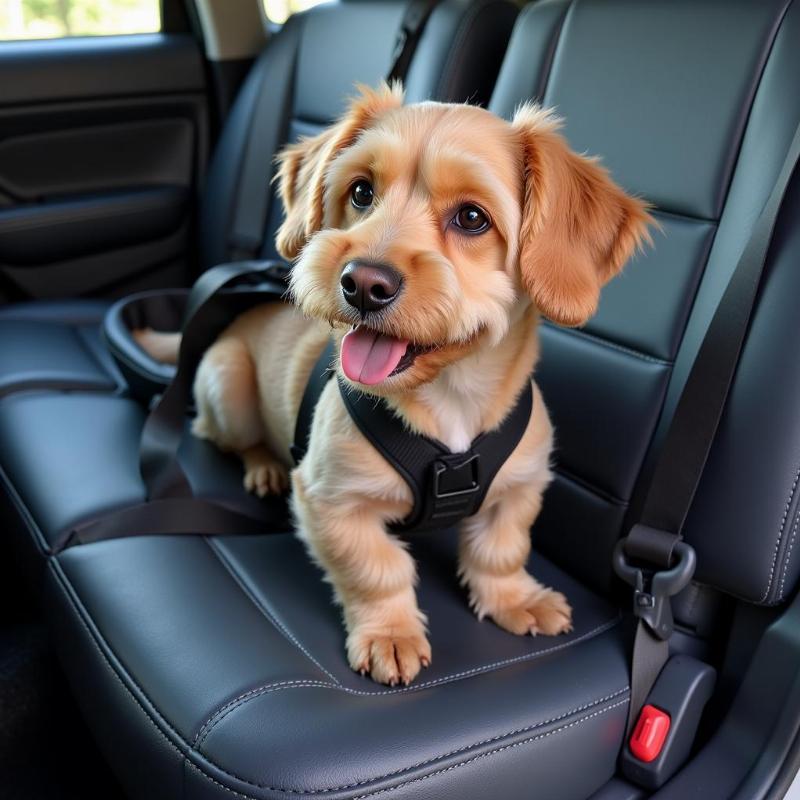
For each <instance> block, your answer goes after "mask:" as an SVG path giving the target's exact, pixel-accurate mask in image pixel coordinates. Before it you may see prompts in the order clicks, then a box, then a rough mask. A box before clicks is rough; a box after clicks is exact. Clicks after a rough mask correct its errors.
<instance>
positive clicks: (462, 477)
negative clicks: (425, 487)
mask: <svg viewBox="0 0 800 800" xmlns="http://www.w3.org/2000/svg"><path fill="white" fill-rule="evenodd" d="M480 491H481V483H480V457H479V455H478V454H477V453H469V452H467V453H451V454H448V455H441V456H439V457H438V458H437V459H436V461H434V462H433V480H432V481H431V501H432V505H433V512H432V514H431V519H446V518H448V517H458V518H461V517H463V516H468V515H469V514H471V513H473V512H474V510H475V509H474V508H473V506H474V505H475V500H476V499H477V497H478V496H479V495H480Z"/></svg>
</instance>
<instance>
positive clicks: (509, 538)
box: [459, 486, 572, 636]
mask: <svg viewBox="0 0 800 800" xmlns="http://www.w3.org/2000/svg"><path fill="white" fill-rule="evenodd" d="M540 507H541V494H540V493H538V492H536V491H533V492H532V491H531V490H530V487H527V486H518V487H515V488H512V489H509V490H508V491H507V492H506V493H505V494H504V496H503V497H502V498H501V500H500V502H499V503H496V504H495V505H493V506H492V507H490V508H488V509H485V510H481V511H479V512H478V514H476V515H475V516H473V517H471V518H470V519H468V520H466V521H465V522H464V523H462V531H461V538H460V541H459V576H460V577H461V582H462V583H463V584H464V585H465V586H466V587H467V588H468V590H469V597H470V604H471V605H472V607H473V608H474V609H475V613H476V614H477V615H478V618H479V619H482V618H483V617H486V616H488V617H491V618H492V619H493V620H494V621H495V622H496V623H497V624H498V625H499V626H500V627H501V628H505V629H506V630H507V631H511V633H516V634H519V635H524V634H527V633H531V634H534V635H535V634H537V633H544V634H547V635H551V636H552V635H555V634H557V633H565V632H567V631H570V630H572V609H571V608H570V606H569V603H568V602H567V599H566V598H565V597H564V595H563V594H561V592H556V591H554V590H553V589H549V588H547V587H546V586H542V585H541V584H540V583H539V582H538V581H537V580H536V579H535V578H533V576H532V575H530V574H529V573H528V572H527V571H526V570H525V564H526V562H527V560H528V556H529V555H530V550H531V540H530V526H531V525H532V524H533V520H534V519H535V518H536V515H537V514H538V513H539V509H540Z"/></svg>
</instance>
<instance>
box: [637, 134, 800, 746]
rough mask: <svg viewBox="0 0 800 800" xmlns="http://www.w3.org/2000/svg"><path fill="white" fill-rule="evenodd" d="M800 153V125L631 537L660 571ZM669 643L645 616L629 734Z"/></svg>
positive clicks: (696, 479)
mask: <svg viewBox="0 0 800 800" xmlns="http://www.w3.org/2000/svg"><path fill="white" fill-rule="evenodd" d="M798 158H800V126H798V128H797V130H796V131H795V134H794V138H793V139H792V142H791V145H790V146H789V150H788V152H787V154H786V159H785V160H784V162H783V166H782V167H781V170H780V172H779V174H778V178H777V180H776V181H775V185H774V187H773V189H772V192H771V193H770V195H769V198H768V199H767V201H766V203H765V204H764V207H763V209H762V211H761V214H760V215H759V217H758V219H757V220H756V223H755V225H754V227H753V231H752V233H751V235H750V238H749V240H748V241H747V244H746V245H745V248H744V250H743V251H742V255H741V257H740V258H739V262H738V264H737V265H736V269H735V270H734V272H733V274H732V276H731V278H730V281H729V283H728V286H727V288H726V289H725V292H724V294H723V295H722V299H721V300H720V302H719V305H718V306H717V309H716V311H715V313H714V316H713V318H712V320H711V323H710V325H709V326H708V330H707V332H706V335H705V337H704V339H703V342H702V344H701V346H700V349H699V351H698V353H697V357H696V358H695V361H694V364H693V365H692V368H691V371H690V372H689V376H688V378H687V380H686V384H685V386H684V388H683V392H682V393H681V396H680V399H679V401H678V404H677V406H676V408H675V414H674V416H673V418H672V422H671V424H670V426H669V429H668V432H667V435H666V438H665V440H664V444H663V446H662V448H661V454H660V456H659V459H658V462H657V464H656V468H655V471H654V473H653V479H652V482H651V484H650V488H649V490H648V493H647V497H646V499H645V503H644V508H643V511H642V515H641V520H640V524H639V525H636V526H634V528H633V530H632V531H631V533H630V534H629V535H628V536H627V537H626V539H625V552H626V554H627V555H628V556H629V557H631V558H632V559H635V560H637V561H639V562H642V563H644V564H646V565H647V566H648V567H652V568H654V569H656V570H664V569H668V568H669V567H670V566H671V564H670V561H671V559H672V552H673V548H674V546H675V544H676V543H677V542H678V541H680V540H681V530H682V529H683V525H684V522H685V520H686V515H687V514H688V512H689V508H690V507H691V504H692V500H693V499H694V495H695V493H696V491H697V487H698V485H699V483H700V479H701V477H702V474H703V469H704V467H705V464H706V461H707V460H708V455H709V452H710V451H711V446H712V444H713V441H714V437H715V435H716V432H717V428H718V427H719V422H720V419H721V418H722V414H723V411H724V409H725V402H726V400H727V397H728V394H729V392H730V387H731V384H732V383H733V378H734V375H735V374H736V367H737V365H738V363H739V356H740V354H741V350H742V345H743V343H744V340H745V336H746V334H747V329H748V326H749V322H750V318H751V316H752V312H753V308H754V307H755V303H756V299H757V296H758V289H759V286H760V285H761V277H762V274H763V272H764V265H765V264H766V261H767V254H768V252H769V246H770V242H771V241H772V235H773V232H774V230H775V224H776V222H777V219H778V214H779V212H780V209H781V204H782V202H783V198H784V196H785V194H786V190H787V188H788V186H789V181H790V179H791V177H792V175H793V173H794V171H795V168H796V166H797V162H798ZM642 628H645V630H642ZM665 645H666V642H663V641H661V640H660V639H659V638H658V637H656V636H653V635H652V632H651V631H649V630H647V629H646V626H645V624H644V623H643V622H642V620H641V619H640V621H639V630H637V635H636V640H635V643H634V649H633V657H632V665H631V672H632V677H631V704H630V709H629V716H628V730H629V731H630V729H631V727H632V726H633V724H634V722H635V720H636V718H637V717H638V715H639V712H640V710H641V706H642V704H643V703H644V701H645V700H646V698H647V695H648V694H649V692H650V689H651V688H652V685H653V683H654V681H655V679H656V678H657V676H658V673H659V671H660V670H661V667H663V665H664V663H665V662H666V660H667V657H668V648H667V647H666V646H665Z"/></svg>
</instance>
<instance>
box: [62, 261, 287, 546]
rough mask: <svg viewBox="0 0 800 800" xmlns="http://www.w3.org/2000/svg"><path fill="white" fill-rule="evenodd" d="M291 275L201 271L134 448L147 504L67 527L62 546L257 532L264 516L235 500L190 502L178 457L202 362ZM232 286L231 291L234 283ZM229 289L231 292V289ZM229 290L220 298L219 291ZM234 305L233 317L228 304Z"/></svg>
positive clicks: (266, 264)
mask: <svg viewBox="0 0 800 800" xmlns="http://www.w3.org/2000/svg"><path fill="white" fill-rule="evenodd" d="M288 275H289V270H288V267H287V266H286V264H284V263H283V262H277V261H239V262H236V263H233V264H221V265H219V266H217V267H213V268H212V269H210V270H207V271H206V272H204V273H203V274H202V275H201V276H200V278H198V280H197V281H196V282H195V284H194V286H193V287H192V290H191V292H190V293H189V297H188V299H187V303H186V310H185V312H184V323H183V327H182V335H181V345H180V350H179V353H178V364H177V368H176V371H175V377H174V378H173V379H172V381H171V382H170V384H169V386H168V387H167V388H166V389H165V391H164V393H163V394H162V395H161V397H160V398H158V400H157V401H156V402H155V404H154V405H153V407H152V409H151V411H150V413H149V414H148V416H147V419H146V420H145V424H144V428H143V430H142V435H141V439H140V444H139V467H140V471H141V474H142V480H143V481H144V485H145V492H146V498H147V499H146V500H145V501H144V502H143V503H139V504H137V505H135V506H130V507H128V508H124V509H120V510H117V511H112V512H110V513H106V514H103V515H102V516H100V517H98V518H95V519H90V520H87V521H84V522H82V523H80V524H78V525H76V526H75V527H74V528H72V529H71V530H70V531H69V533H68V535H67V537H66V539H65V544H64V547H70V546H72V545H74V544H87V543H89V542H96V541H100V540H103V539H118V538H122V537H127V536H145V535H150V534H159V533H160V534H178V533H187V534H189V533H191V534H198V535H208V536H210V535H216V534H222V533H263V532H264V522H265V520H263V519H257V518H255V517H253V516H252V514H251V513H242V512H240V511H239V510H237V508H236V506H235V500H234V501H232V502H231V504H229V505H226V504H225V502H224V501H223V500H215V501H214V502H212V501H210V500H204V499H203V498H199V497H195V496H194V494H193V491H192V487H191V484H190V482H189V479H188V477H187V476H186V473H185V472H184V470H183V468H182V467H181V464H180V461H179V459H178V450H179V448H180V444H181V441H182V439H183V435H184V426H185V422H186V409H187V408H188V407H189V405H190V403H191V397H192V384H193V381H194V375H195V372H196V370H197V366H198V364H199V363H200V359H201V358H202V357H203V354H204V353H205V351H206V350H207V349H208V347H210V346H211V344H213V342H214V341H215V340H216V338H217V336H219V334H220V333H221V332H222V331H223V330H224V329H225V328H226V327H227V326H228V325H229V324H230V322H231V319H232V316H238V314H239V313H242V311H243V310H244V309H245V308H248V307H252V306H254V305H258V304H259V303H265V302H270V301H274V300H280V299H281V298H284V297H285V295H286V288H287V284H286V280H287V278H288ZM237 283H238V284H239V285H238V286H233V285H234V284H237ZM232 286H233V288H230V287H232ZM226 289H228V290H229V292H230V293H229V294H228V295H227V296H226V298H225V299H226V300H227V301H229V302H221V299H222V298H221V297H220V293H221V292H223V291H224V290H226ZM232 302H233V303H234V304H235V305H236V307H237V309H236V313H234V314H233V315H232V314H231V303H232Z"/></svg>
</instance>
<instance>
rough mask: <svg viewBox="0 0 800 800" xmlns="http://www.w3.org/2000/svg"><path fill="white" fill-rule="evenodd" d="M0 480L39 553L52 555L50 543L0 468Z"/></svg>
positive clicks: (0, 467) (3, 470)
mask: <svg viewBox="0 0 800 800" xmlns="http://www.w3.org/2000/svg"><path fill="white" fill-rule="evenodd" d="M0 479H1V480H2V483H3V488H4V489H5V490H6V495H7V496H8V498H9V499H10V500H11V505H13V506H14V508H15V509H16V511H17V513H18V514H19V516H20V517H21V519H22V522H23V524H24V525H25V527H27V529H28V530H29V531H30V533H31V535H32V536H33V539H34V541H35V542H36V545H37V546H38V548H39V551H40V553H41V554H42V555H43V556H45V557H47V556H48V555H49V554H50V553H52V548H51V546H50V543H49V542H48V541H47V537H46V536H45V535H44V533H43V532H42V529H41V528H40V527H39V525H38V524H37V522H36V520H35V519H34V518H33V515H32V514H31V512H30V510H29V509H28V506H27V504H26V503H25V501H24V500H23V499H22V497H21V495H20V494H19V492H18V491H17V488H16V487H15V486H14V484H13V483H12V482H11V480H10V479H9V477H8V474H7V473H6V471H5V469H3V467H2V466H0Z"/></svg>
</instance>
